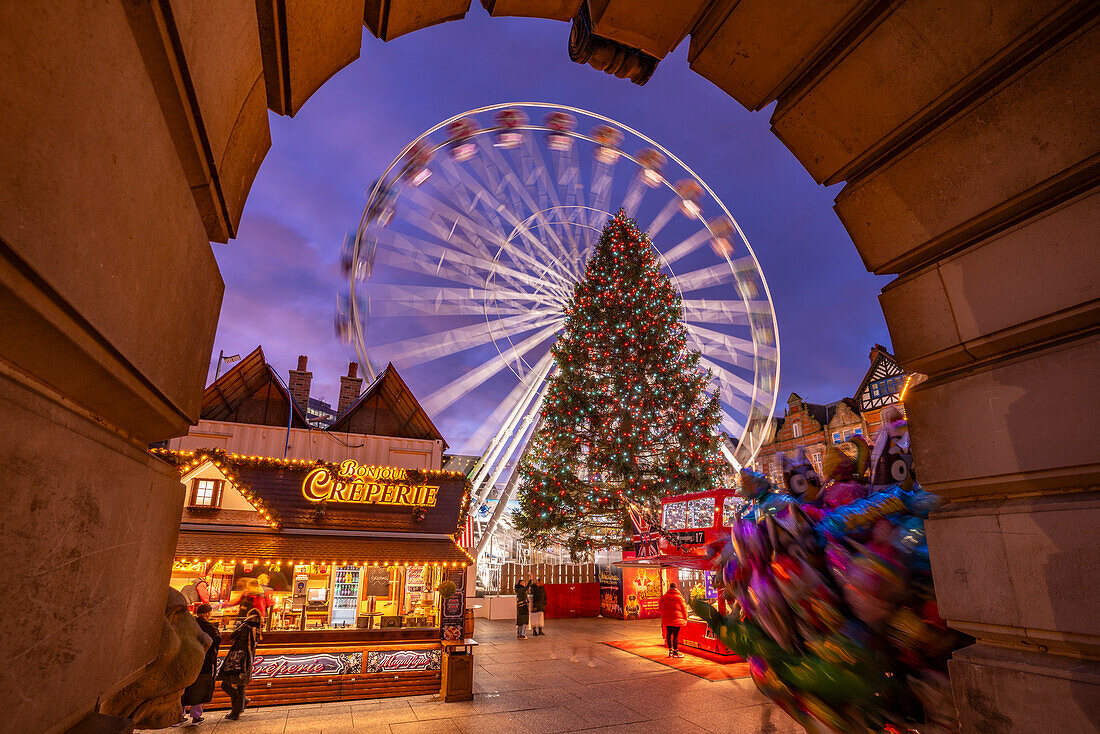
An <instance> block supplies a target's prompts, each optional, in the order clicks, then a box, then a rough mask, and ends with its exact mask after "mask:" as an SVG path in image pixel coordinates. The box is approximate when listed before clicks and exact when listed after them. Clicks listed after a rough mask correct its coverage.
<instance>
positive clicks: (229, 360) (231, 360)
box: [222, 354, 241, 364]
mask: <svg viewBox="0 0 1100 734" xmlns="http://www.w3.org/2000/svg"><path fill="white" fill-rule="evenodd" d="M240 361H241V355H239V354H231V355H229V356H226V357H222V362H224V363H225V364H233V363H234V362H240Z"/></svg>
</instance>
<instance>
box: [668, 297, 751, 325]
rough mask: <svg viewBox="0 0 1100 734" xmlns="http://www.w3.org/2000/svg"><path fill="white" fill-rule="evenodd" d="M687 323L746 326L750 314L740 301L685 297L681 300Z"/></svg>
mask: <svg viewBox="0 0 1100 734" xmlns="http://www.w3.org/2000/svg"><path fill="white" fill-rule="evenodd" d="M680 304H681V306H683V309H684V321H685V322H686V323H689V324H690V323H704V324H707V323H713V322H716V321H717V322H723V323H729V324H733V325H740V326H744V325H747V324H748V323H749V314H748V311H747V310H746V309H745V305H744V304H743V303H741V302H740V301H720V300H716V299H713V298H684V299H683V300H681V302H680Z"/></svg>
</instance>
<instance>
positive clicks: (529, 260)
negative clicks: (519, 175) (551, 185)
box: [456, 170, 572, 295]
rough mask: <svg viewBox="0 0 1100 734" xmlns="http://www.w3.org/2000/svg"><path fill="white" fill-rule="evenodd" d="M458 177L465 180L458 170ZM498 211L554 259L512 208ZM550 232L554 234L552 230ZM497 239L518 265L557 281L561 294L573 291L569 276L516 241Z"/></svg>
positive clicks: (529, 242)
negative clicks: (523, 265)
mask: <svg viewBox="0 0 1100 734" xmlns="http://www.w3.org/2000/svg"><path fill="white" fill-rule="evenodd" d="M456 175H457V177H458V178H459V180H461V179H462V178H463V173H461V172H457V170H456ZM513 179H514V172H513ZM528 203H529V204H534V201H533V200H531V201H529V202H528ZM498 209H499V213H500V216H501V219H502V221H504V222H507V224H508V225H510V227H511V229H512V231H513V232H516V233H517V234H520V235H521V236H522V237H523V239H524V241H525V242H527V243H528V244H530V245H531V246H533V247H534V248H535V249H536V250H538V251H540V252H541V253H542V254H543V256H544V257H546V258H550V259H553V253H552V252H551V251H550V250H548V249H547V248H546V245H545V244H543V242H542V240H541V239H540V238H538V237H535V236H534V235H533V234H532V233H531V231H530V229H529V228H528V227H525V226H524V225H523V223H522V222H521V221H520V220H519V219H518V218H517V217H516V216H515V215H514V214H512V210H511V209H510V208H508V207H507V206H505V205H504V204H500V205H499V207H498ZM456 214H457V213H456ZM550 231H551V232H552V229H551V230H550ZM497 239H498V241H499V244H500V246H501V248H503V250H505V251H507V252H508V253H509V256H510V257H511V258H512V259H513V260H514V261H517V263H516V264H517V265H518V264H521V262H522V264H525V265H527V266H528V267H531V268H533V269H535V270H537V271H538V272H539V273H540V274H541V275H543V276H544V277H546V278H548V279H552V280H554V281H556V282H557V283H558V284H559V285H560V286H562V288H561V292H562V294H563V295H565V292H566V291H567V290H572V280H570V279H569V278H568V277H567V276H563V275H561V274H559V273H558V272H557V271H555V270H553V269H552V268H551V267H549V266H548V265H546V264H545V262H544V261H540V260H539V259H538V258H537V257H535V256H534V255H532V254H530V253H528V252H526V251H525V250H524V249H523V248H521V247H519V246H518V244H519V243H516V242H514V240H512V239H511V238H508V237H500V236H499V235H498V236H497Z"/></svg>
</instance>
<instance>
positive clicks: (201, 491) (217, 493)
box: [189, 479, 222, 507]
mask: <svg viewBox="0 0 1100 734" xmlns="http://www.w3.org/2000/svg"><path fill="white" fill-rule="evenodd" d="M221 499H222V480H220V479H195V480H193V481H192V482H191V502H190V503H189V504H190V505H191V507H218V506H220V505H221Z"/></svg>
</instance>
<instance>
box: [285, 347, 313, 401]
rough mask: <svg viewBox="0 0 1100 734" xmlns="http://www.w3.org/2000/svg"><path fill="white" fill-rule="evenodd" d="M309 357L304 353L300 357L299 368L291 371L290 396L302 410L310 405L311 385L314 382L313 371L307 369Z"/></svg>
mask: <svg viewBox="0 0 1100 734" xmlns="http://www.w3.org/2000/svg"><path fill="white" fill-rule="evenodd" d="M307 361H308V358H307V357H306V356H305V355H304V354H303V355H300V356H299V357H298V369H296V370H291V371H290V383H289V387H290V397H292V398H294V402H296V403H297V404H298V407H299V408H301V409H302V410H306V409H307V408H308V407H309V386H310V383H312V382H313V373H312V372H307V371H306V362H307Z"/></svg>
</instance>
